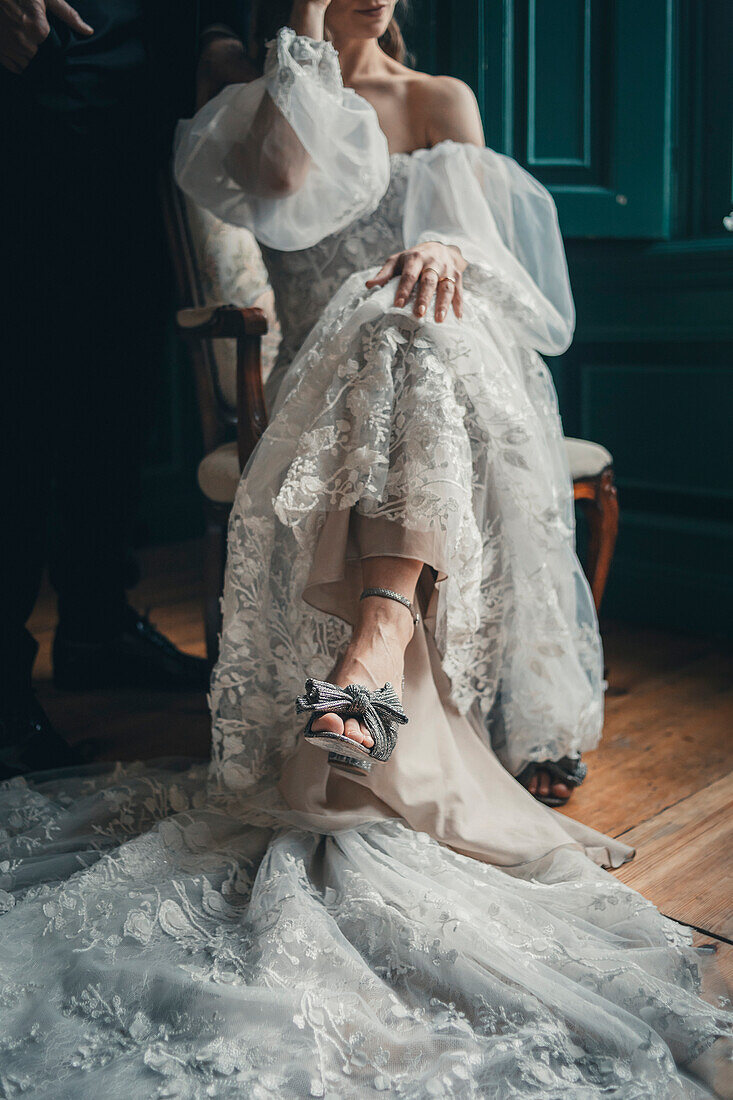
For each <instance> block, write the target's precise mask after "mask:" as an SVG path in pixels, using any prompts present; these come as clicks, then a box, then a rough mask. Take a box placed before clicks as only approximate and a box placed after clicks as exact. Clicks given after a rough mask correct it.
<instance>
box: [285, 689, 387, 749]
mask: <svg viewBox="0 0 733 1100" xmlns="http://www.w3.org/2000/svg"><path fill="white" fill-rule="evenodd" d="M295 709H296V711H297V712H298V714H303V713H305V712H306V711H310V712H311V716H310V718H309V720H308V725H307V726H306V728H305V731H304V733H305V736H306V737H307V736H308V734H309V733H310V728H311V725H312V724H313V722H314V721H315V719H316V718H320V717H321V715H323V714H338V716H339V717H340V718H343V719H346V718H356V719H357V720H358V721H360V722H362V723H363V724H364V726H366V728H367V729H368V731H369V733H370V734H371V737H372V739H373V741H374V745H373V747H372V748H371V749H370V750H369V756H371V757H372V758H373V759H374V760H389V758H390V756H391V755H392V751H393V749H394V747H395V745H396V743H397V723H398V722H400V723H402V724H403V725H404V724H405V723H406V722H407V720H408V719H407V715H406V714H405V712H404V710H403V709H402V703H401V702H400V700H399V698H398V696H397V693H396V692H395V690H394V688H393V687H392V685H391V684H385V685H384V687H381V688H378V689H377V690H376V691H370V689H369V688H367V687H364V685H363V684H348V685H347V686H346V687H345V688H340V687H337V686H336V684H331V683H329V682H328V680H312V679H311V680H306V683H305V695H299V696H298V698H297V699H296V700H295Z"/></svg>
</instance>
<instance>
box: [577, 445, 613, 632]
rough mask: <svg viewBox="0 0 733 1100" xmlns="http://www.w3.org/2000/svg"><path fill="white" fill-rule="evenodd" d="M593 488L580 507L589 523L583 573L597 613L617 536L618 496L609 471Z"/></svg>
mask: <svg viewBox="0 0 733 1100" xmlns="http://www.w3.org/2000/svg"><path fill="white" fill-rule="evenodd" d="M593 488H594V492H593V495H592V496H590V497H589V496H586V495H585V494H584V495H583V496H582V497H580V498H579V503H580V504H582V506H583V511H584V512H585V517H586V520H587V523H588V560H587V564H586V572H587V575H588V581H589V583H590V587H591V592H592V593H593V602H594V603H595V605H596V611H597V612H600V610H601V602H602V600H603V593H604V591H605V589H606V581H607V580H608V571H609V569H610V568H611V560H612V558H613V551H614V548H615V546H616V536H617V534H618V495H617V493H616V486H615V484H614V479H613V470H612V469H611V468H610V467H609V468H608V469H606V470H603V472H602V473H601V474H600V475H599V476H598V477H597V478H594V479H593Z"/></svg>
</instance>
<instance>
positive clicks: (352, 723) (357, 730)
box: [344, 718, 374, 748]
mask: <svg viewBox="0 0 733 1100" xmlns="http://www.w3.org/2000/svg"><path fill="white" fill-rule="evenodd" d="M344 733H345V734H346V736H347V737H351V738H352V739H353V740H354V741H356V742H357V743H358V744H359V745H364V747H365V748H371V746H372V745H373V744H374V741H373V739H372V738H371V737H370V736H369V734H368V733H366V731H365V730H364V729H362V727H361V726H360V725H359V723H358V722H357V720H356V718H347V719H346V722H345V724H344Z"/></svg>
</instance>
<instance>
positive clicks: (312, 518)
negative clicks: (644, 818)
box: [177, 0, 603, 805]
mask: <svg viewBox="0 0 733 1100" xmlns="http://www.w3.org/2000/svg"><path fill="white" fill-rule="evenodd" d="M393 7H394V5H393V4H387V5H385V4H379V5H375V4H372V3H369V4H366V3H363V4H362V3H361V0H359V2H358V3H357V2H348V3H347V2H346V0H337V2H335V3H333V4H331V5H330V6H329V5H328V4H327V3H323V2H322V0H318V2H316V0H313V2H309V3H300V4H296V5H295V7H294V8H293V10H292V13H288V12H287V11H286V12H285V13H284V14H285V15H287V14H290V22H291V23H292V24H293V25H294V27H293V29H291V30H289V31H282V32H281V33H280V35H279V37H278V38H277V41H276V42H275V43H274V44H273V45H272V46H271V48H270V51H269V54H268V60H267V64H266V75H265V79H264V81H257V82H256V83H255V84H253V85H237V86H235V87H231V88H229V89H227V90H226V91H225V92H224V93H223V94H221V95H220V96H218V97H217V98H216V99H215V100H214V101H213V102H211V103H210V104H209V106H208V107H206V108H205V109H204V110H202V111H200V112H199V114H198V115H197V116H196V118H195V119H194V120H193V122H192V123H191V124H190V125H188V126H187V127H182V133H181V136H180V140H179V146H178V155H177V175H178V180H179V183H180V185H181V186H182V187H183V189H184V190H185V191H187V192H188V193H189V194H190V195H192V196H193V197H194V198H195V199H196V200H197V201H198V202H199V203H201V204H202V205H204V206H206V207H208V208H209V209H211V210H214V211H215V212H216V213H218V214H219V215H220V216H221V217H222V218H224V219H225V220H228V221H230V222H234V223H236V224H240V225H247V226H250V227H251V228H252V229H253V231H254V232H255V234H256V236H257V237H258V239H259V241H260V242H261V245H262V251H263V255H264V259H265V262H266V264H267V267H268V269H269V273H270V279H271V282H272V285H273V288H274V290H275V295H276V299H277V308H278V314H279V317H280V319H281V323H282V326H283V331H284V337H283V343H282V347H281V351H280V355H279V358H278V363H277V365H276V367H275V370H274V371H273V375H272V377H271V378H270V380H269V384H268V397H269V399H270V402H271V403H272V405H273V409H272V422H271V425H270V428H269V431H268V433H267V435H266V437H265V440H264V441H263V443H262V445H261V446H260V448H259V450H258V452H257V454H256V456H255V457H254V459H253V461H252V463H251V465H250V467H249V469H248V471H247V476H246V478H245V479H244V480H243V482H242V486H241V488H240V492H239V496H238V499H237V502H236V504H235V516H237V517H239V519H240V520H241V522H240V523H239V524H237V526H236V529H235V530H234V531H233V537H232V545H231V546H230V569H229V576H230V580H229V584H228V593H229V594H228V596H227V614H226V619H227V624H226V625H225V631H224V638H223V646H222V657H221V662H220V664H219V669H218V672H217V674H216V677H215V681H214V699H215V736H217V738H218V733H219V732H221V731H223V730H224V729H226V730H227V733H228V734H231V732H232V729H231V721H230V717H229V716H230V714H231V712H232V708H234V710H237V712H241V713H242V716H243V717H242V720H243V723H244V724H243V726H242V727H241V729H240V731H239V732H240V733H241V734H244V732H245V730H246V729H247V728H248V726H249V725H252V726H253V727H255V726H257V727H259V726H260V723H261V721H262V718H263V716H264V714H267V713H269V714H271V717H272V722H273V725H279V724H281V723H280V722H279V721H278V720H276V711H277V709H278V707H280V708H282V709H281V711H280V713H281V714H282V715H283V716H284V715H285V713H286V708H287V707H288V705H289V700H290V698H291V697H292V695H293V692H294V689H295V687H296V680H297V678H298V677H299V676H300V675H301V671H302V670H304V669H305V670H306V671H307V672H308V673H309V674H310V675H312V676H313V677H316V678H323V677H326V676H327V677H328V678H329V680H331V681H332V682H333V683H334V684H336V685H337V686H339V687H346V686H347V685H349V684H353V683H361V684H364V685H366V686H367V687H369V688H376V687H381V685H383V684H384V683H385V681H387V682H389V683H391V684H393V685H394V686H395V689H396V690H397V692H398V694H400V693H401V688H400V685H401V682H402V676H403V664H404V653H405V649H406V647H407V646H408V643H409V640H410V638H411V636H412V631H413V622H412V616H411V614H410V613H409V611H408V610H405V608H403V607H401V606H400V603H399V602H398V601H397V600H395V599H390V598H389V597H385V596H384V594H383V593H382V595H378V594H376V593H375V590H376V589H382V590H388V591H390V592H394V593H397V594H398V596H402V597H404V601H405V603H406V605H407V606H408V607H409V605H410V604H411V603H412V602H413V601H414V599H415V593H416V589H417V587H418V582H420V592H421V598H422V601H423V602H422V606H423V610H424V617H425V621H426V626H427V640H426V646H427V647H430V648H435V649H436V650H437V657H436V659H437V661H438V663H439V664H440V665H441V666H442V668H441V672H442V674H444V675H443V676H442V681H441V686H440V688H439V696H440V703H439V705H438V710H437V711H434V712H433V713H434V715H435V716H436V719H437V715H438V713H439V711H440V710H444V709H445V708H448V710H451V709H457V710H458V711H459V712H460V714H461V715H463V716H465V717H464V718H463V721H464V722H470V723H471V726H472V731H473V736H478V737H479V739H480V740H481V743H482V744H483V745H484V746H485V749H486V751H485V757H484V760H483V763H482V768H489V769H491V767H492V763H493V761H492V760H490V759H489V758H490V757H491V749H490V747H489V746H490V744H492V743H493V747H494V750H495V751H496V752H497V753H498V755H499V757H500V759H501V760H502V762H503V763H504V764H505V766H506V767H507V768H508V769H509V770H510V771H511V772H512V774H514V775H517V776H519V777H520V778H521V779H522V780H523V781H524V782H525V783H527V784H528V785H529V789H530V790H531V791H532V793H534V794H535V795H536V796H537V797H538V798H541V799H542V800H543V801H546V802H549V803H550V804H553V805H557V804H560V803H561V802H564V801H566V800H567V798H568V797H569V795H570V793H571V789H572V786H573V785H575V784H577V783H578V782H580V781H581V780H582V777H583V775H584V772H585V769H584V766H583V765H582V764H581V763H580V760H579V756H580V752H581V750H583V749H588V748H592V747H593V746H594V745H596V744H597V742H598V740H599V737H600V732H601V726H602V712H603V705H602V698H603V696H602V657H601V646H600V640H599V636H598V631H597V625H596V619H595V613H594V609H593V604H592V600H591V597H590V593H589V589H588V585H587V584H586V581H585V577H584V576H583V573H582V571H581V569H580V566H579V564H578V561H577V559H576V557H575V553H574V548H573V513H572V507H573V506H572V491H571V483H570V477H569V472H568V469H567V466H566V461H565V456H564V449H563V441H562V432H561V426H560V421H559V417H558V413H557V405H556V399H555V394H554V390H553V386H552V382H551V378H550V375H549V373H548V371H547V369H546V367H545V365H544V363H543V362H542V360H541V359H540V356H539V354H538V353H539V352H540V351H544V352H549V353H553V354H556V353H559V352H561V351H563V350H564V349H565V348H566V347H567V345H568V343H569V341H570V337H571V334H572V329H573V322H574V315H573V305H572V299H571V295H570V289H569V284H568V277H567V271H566V266H565V258H564V252H563V248H562V242H561V238H560V234H559V231H558V227H557V220H556V215H555V210H554V205H553V203H552V200H551V198H550V196H549V195H548V194H547V192H546V191H545V190H544V189H543V188H542V187H541V186H540V185H539V184H538V183H536V182H535V181H534V180H533V179H532V178H531V177H530V176H528V175H527V174H526V173H525V172H523V171H522V169H520V168H519V167H518V166H517V165H516V164H515V163H514V162H513V161H511V160H510V159H508V158H506V157H503V156H499V155H497V154H495V153H493V152H491V151H490V150H488V149H485V148H484V141H483V133H482V129H481V122H480V118H479V113H478V109H477V106H476V102H475V99H474V97H473V94H472V93H471V91H470V90H469V89H468V88H467V87H466V86H465V85H464V84H462V83H461V82H460V81H457V80H453V79H451V78H449V77H430V76H426V75H425V74H421V73H416V72H414V71H412V70H411V69H408V68H406V67H405V65H404V64H403V63H402V60H401V59H402V55H403V53H404V48H403V46H402V42H401V38H400V37H399V31H398V30H397V27H396V24H395V23H394V22H393V21H391V15H392V9H393ZM326 16H327V17H328V29H329V34H330V36H331V37H332V38H333V40H334V42H335V43H336V45H337V47H338V57H337V55H336V53H335V52H334V50H333V47H332V46H331V44H330V42H325V41H324V26H325V19H326ZM275 26H277V23H276V22H275ZM296 31H297V32H300V34H301V35H302V36H303V37H300V38H298V37H296V33H295V32H296ZM305 36H307V37H305ZM380 42H381V43H382V45H383V46H385V47H386V52H385V49H383V48H380V45H379V43H380ZM390 51H391V52H390ZM339 64H340V66H341V70H342V72H343V75H344V79H345V83H346V87H343V85H342V81H341V72H340V71H339ZM306 338H307V339H306ZM263 540H264V543H263ZM265 546H266V549H265ZM255 559H256V560H257V561H258V562H259V569H258V573H257V577H256V578H254V577H252V576H251V572H250V571H248V573H247V576H248V577H249V578H250V583H249V584H248V585H247V596H246V600H247V603H246V607H245V606H241V607H240V608H239V609H236V608H235V606H234V602H235V601H236V593H237V591H239V590H240V589H241V586H242V578H241V576H240V575H239V573H238V570H239V566H238V564H237V563H238V562H241V561H244V560H247V561H250V562H251V561H252V560H255ZM250 570H251V567H250ZM434 580H435V581H436V582H437V583H436V584H435V586H433V581H434ZM364 591H366V592H370V593H371V594H370V595H369V596H368V597H367V598H364V599H363V600H360V599H359V596H360V594H361V593H362V592H364ZM304 600H305V601H306V602H305V603H304V602H303V601H304ZM324 613H325V614H326V615H327V616H329V617H328V618H326V617H324ZM334 615H336V616H339V617H340V618H341V619H342V620H345V621H346V622H347V623H349V624H353V632H351V634H348V632H347V631H346V629H345V628H344V626H343V624H339V623H337V622H334V621H333V619H332V618H331V616H334ZM255 634H256V635H257V639H258V640H257V642H256V643H255V640H254V635H255ZM274 645H276V646H277V647H278V658H277V659H276V660H274V661H273V663H268V662H267V661H264V660H262V659H260V660H259V661H258V662H257V663H255V662H251V661H247V660H245V659H244V657H245V653H246V651H247V649H248V648H249V647H250V646H252V647H253V648H252V651H253V652H255V651H256V652H257V653H258V654H259V655H262V654H265V653H267V654H269V655H271V659H272V656H274V655H273V646H274ZM243 647H245V648H243ZM263 647H264V648H263ZM336 653H339V656H338V660H337V662H336V664H335V666H334V667H330V665H331V662H332V660H333V656H334V654H336ZM286 655H287V656H286ZM423 677H427V678H428V679H431V678H432V675H431V673H430V671H429V670H428V668H427V665H426V666H425V667H424V668H421V670H420V674H419V676H418V679H419V680H420V682H422V679H423ZM408 690H409V685H408ZM235 696H236V698H235ZM245 700H246V705H243V704H244V701H245ZM222 708H224V710H222ZM224 713H226V717H224ZM219 716H221V721H220V720H219ZM469 716H470V717H469ZM413 724H414V725H416V724H417V723H415V722H414V723H413ZM286 725H287V724H286ZM318 731H321V732H322V733H326V734H329V735H331V736H332V737H338V735H343V736H345V737H347V738H350V739H353V740H354V741H355V742H356V743H357V745H359V746H363V747H364V749H367V750H371V749H373V743H372V738H371V735H370V733H369V731H368V729H367V728H366V726H365V725H364V724H363V723H362V724H361V726H360V724H359V722H358V721H357V720H356V718H353V717H352V718H347V719H346V720H345V722H344V721H343V720H342V718H341V716H340V715H338V714H336V713H331V714H325V715H323V716H317V717H316V720H315V721H314V722H313V725H312V727H311V733H313V734H314V733H315V732H318ZM288 736H290V734H288ZM413 736H416V735H413ZM431 736H435V737H438V738H439V737H440V736H441V735H440V733H439V732H438V731H437V729H435V730H433V732H432V733H431V732H430V731H429V730H428V729H425V728H421V732H420V735H419V740H420V742H425V741H426V740H428V739H429V738H430V737H431ZM312 740H313V741H314V742H315V741H316V740H317V739H315V738H312ZM217 743H219V744H220V743H221V742H220V740H218V741H217ZM248 743H249V742H248ZM321 743H322V744H324V746H325V745H326V741H325V740H324V739H323V738H322V739H321ZM336 745H337V743H336V742H334V743H333V745H332V746H331V747H332V748H334V747H336ZM283 747H287V746H283ZM341 747H342V750H343V749H344V744H343V742H341ZM424 748H425V746H424V745H423V749H424ZM248 751H249V749H248ZM345 751H346V753H347V755H348V756H353V753H351V752H350V750H349V749H348V747H347V748H346V750H345ZM266 754H267V756H268V757H272V756H273V754H274V746H273V745H272V744H271V743H270V744H268V747H267V749H266ZM234 755H236V754H234ZM341 755H342V756H343V755H344V753H343V752H342V753H341ZM305 758H306V759H309V757H308V755H307V754H306V757H305ZM332 762H333V758H332ZM550 762H553V763H550ZM226 763H227V765H228V766H229V771H230V774H231V767H232V765H233V763H234V761H233V758H232V756H231V755H227V756H226ZM222 764H224V758H222ZM324 764H325V761H324ZM313 766H315V764H314V765H313ZM492 774H493V772H492ZM322 778H323V777H322ZM477 778H479V777H478V776H477ZM485 778H486V781H487V786H486V788H485V789H484V796H483V797H484V798H487V797H488V798H490V796H491V791H490V779H489V777H488V775H487V776H485ZM375 782H377V783H379V782H381V781H380V780H377V779H376V777H375ZM408 782H409V784H410V786H414V783H413V781H412V780H410V779H408ZM382 793H383V792H382ZM477 794H478V792H477ZM480 801H482V799H480Z"/></svg>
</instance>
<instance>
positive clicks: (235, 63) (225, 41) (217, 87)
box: [0, 0, 257, 111]
mask: <svg viewBox="0 0 733 1100" xmlns="http://www.w3.org/2000/svg"><path fill="white" fill-rule="evenodd" d="M1 2H2V0H0V3H1ZM256 76H257V73H256V71H255V69H254V66H253V65H252V63H251V61H250V60H249V58H248V57H247V55H246V53H245V52H244V46H243V45H242V43H241V42H240V41H239V39H238V38H227V37H224V36H222V37H221V38H214V39H213V40H212V41H211V42H209V43H208V45H206V46H204V48H203V50H202V51H201V57H200V58H199V64H198V69H197V70H196V110H197V111H198V110H199V108H200V107H203V105H204V103H208V102H209V100H210V99H213V98H214V96H215V95H218V94H219V92H220V91H221V90H222V88H224V87H226V85H227V84H248V83H249V82H250V80H254V79H255V77H256Z"/></svg>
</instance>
